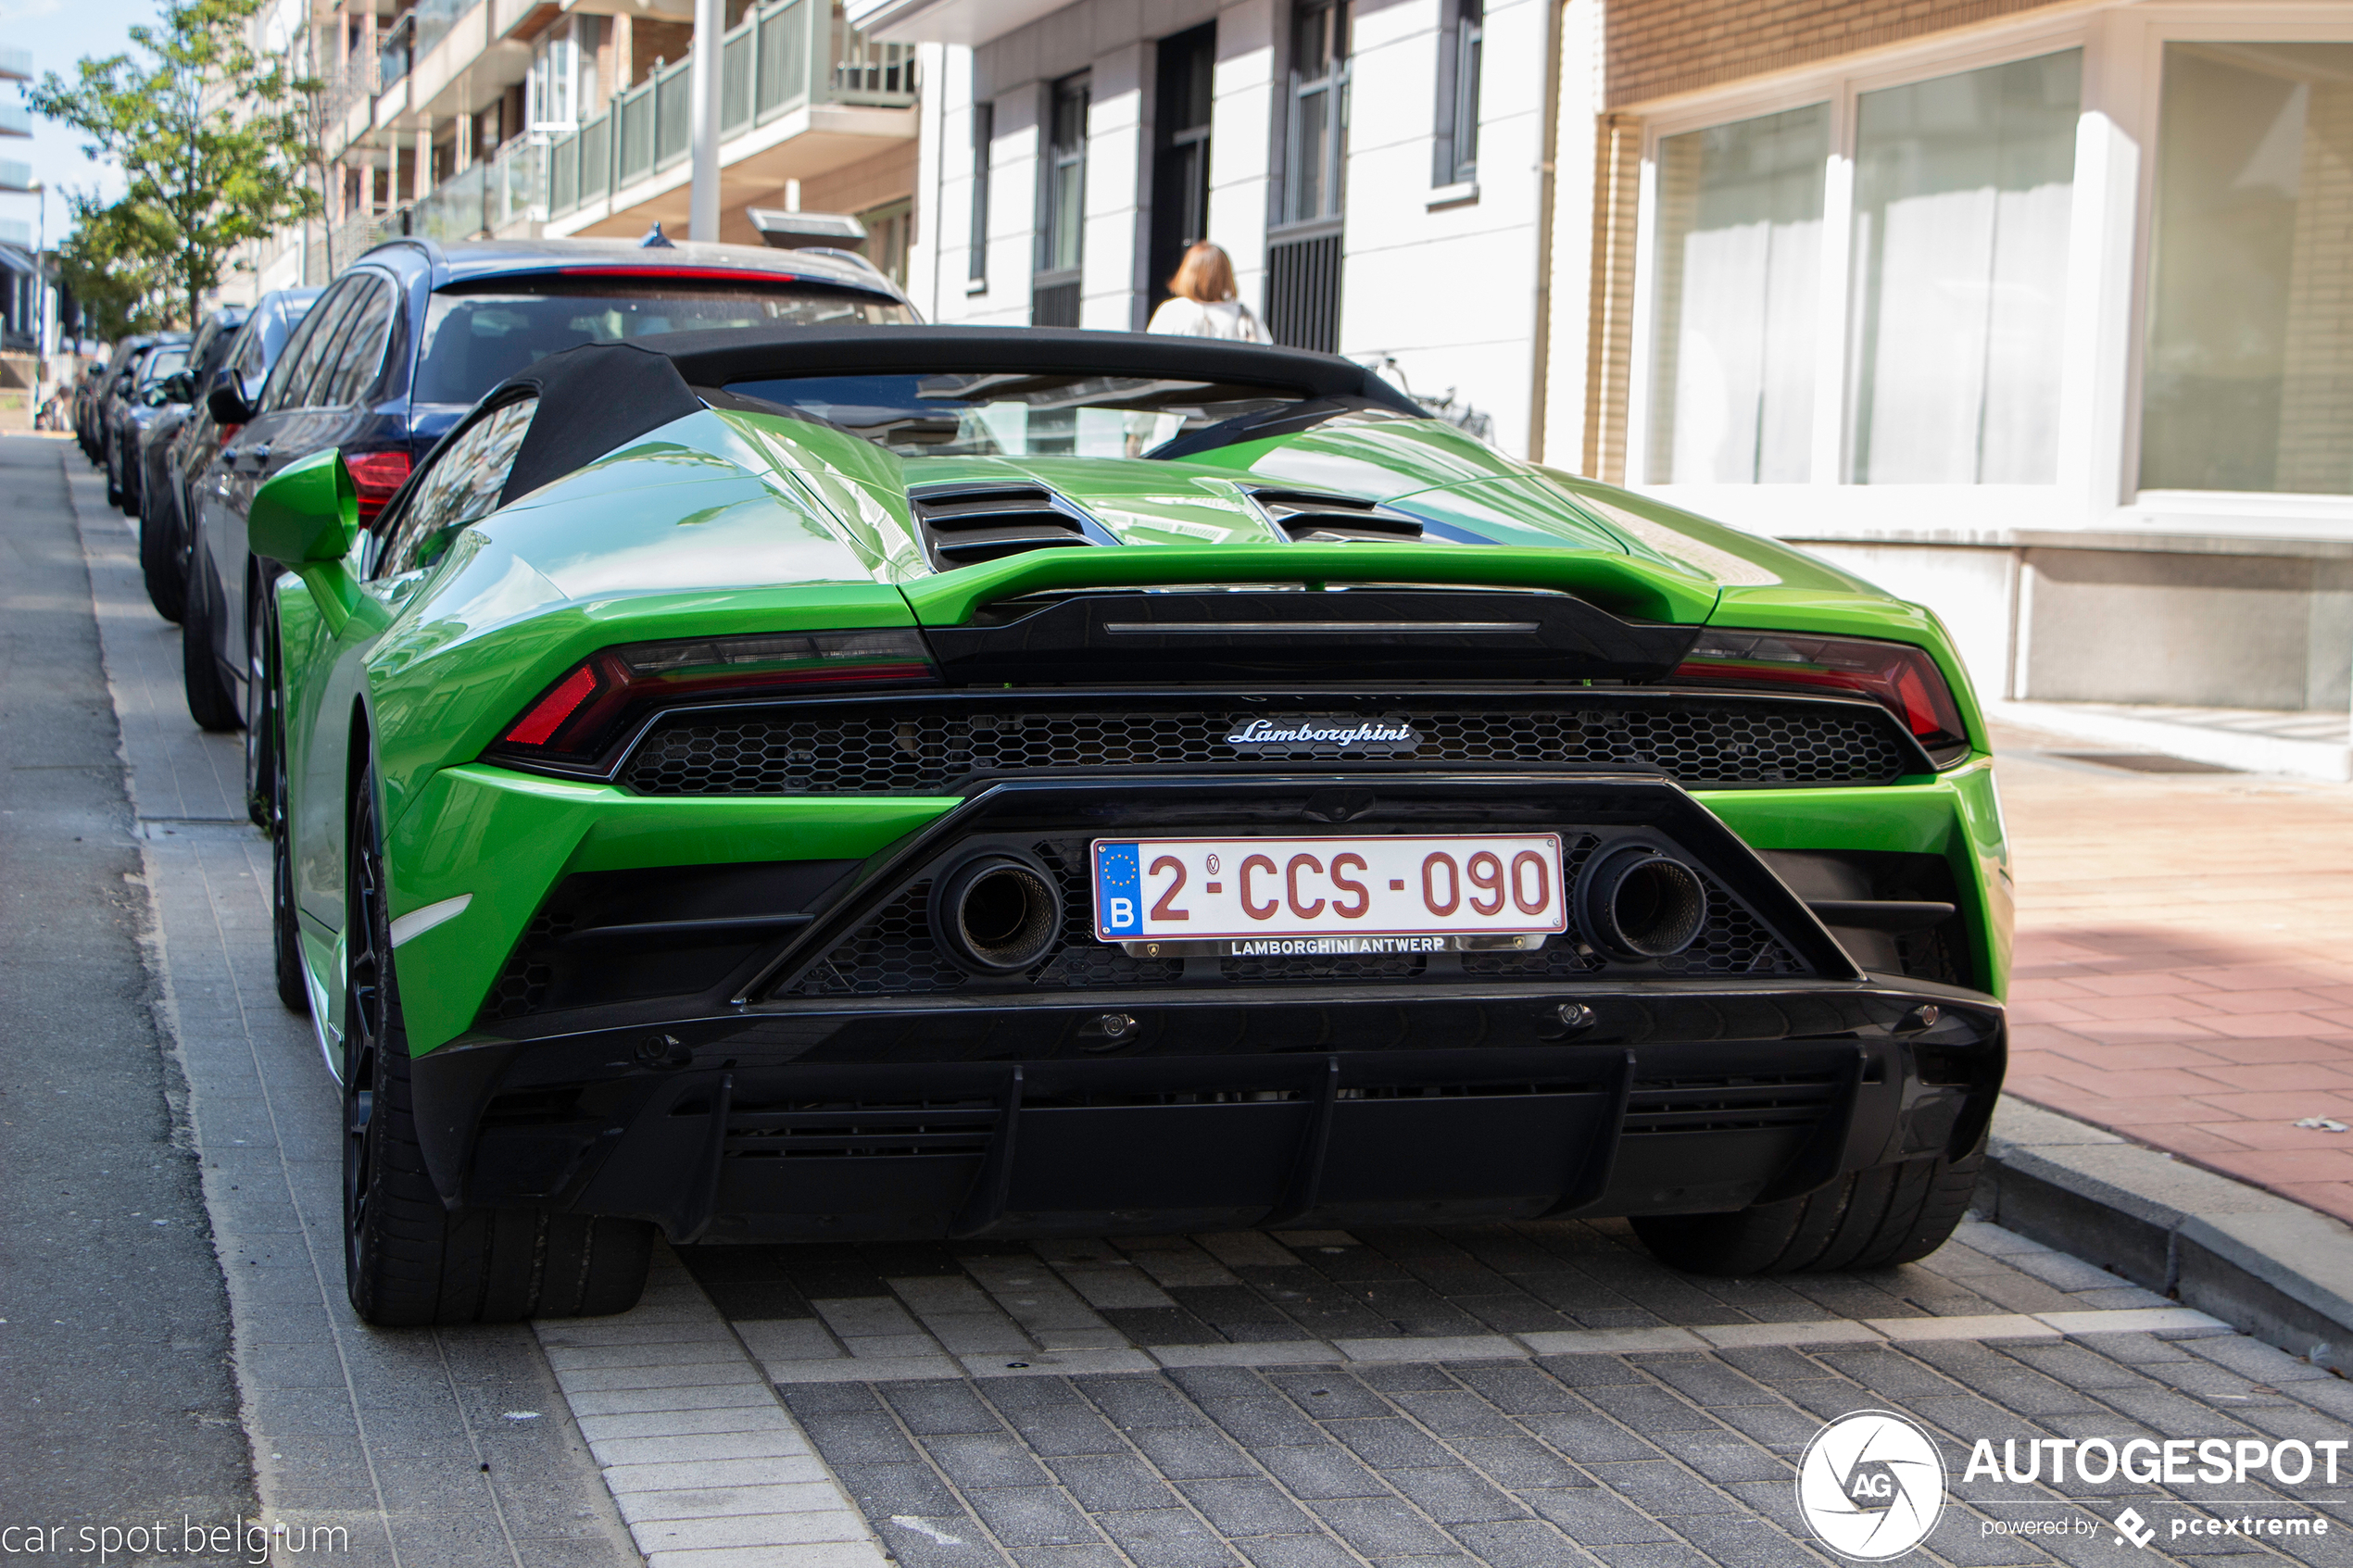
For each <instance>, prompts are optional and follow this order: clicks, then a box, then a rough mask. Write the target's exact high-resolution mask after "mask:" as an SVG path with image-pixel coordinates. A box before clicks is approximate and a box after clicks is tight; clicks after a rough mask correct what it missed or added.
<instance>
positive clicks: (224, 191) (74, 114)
mask: <svg viewBox="0 0 2353 1568" xmlns="http://www.w3.org/2000/svg"><path fill="white" fill-rule="evenodd" d="M260 5H261V0H168V3H167V4H166V6H164V11H163V19H162V22H161V25H160V26H157V27H134V28H132V30H131V42H132V44H133V45H134V46H135V55H134V54H120V55H110V56H107V57H106V58H104V59H83V60H82V61H81V62H80V63H79V65H78V66H77V67H76V75H77V80H76V81H75V82H72V83H70V84H69V83H67V82H63V81H60V80H59V79H58V77H57V74H56V73H55V72H54V71H53V72H50V73H48V74H47V75H45V76H44V77H43V78H42V80H41V84H40V85H39V86H38V87H33V88H31V89H30V90H29V91H28V93H27V94H26V97H27V101H28V102H30V103H31V106H32V108H33V110H34V112H35V113H37V114H40V115H43V116H44V117H46V118H47V119H55V120H57V121H59V122H61V123H63V124H67V125H70V126H72V127H74V128H75V129H76V130H78V131H81V132H83V133H84V134H86V135H87V136H88V137H89V138H90V141H89V143H88V144H87V145H86V146H84V148H83V149H82V150H83V151H84V152H85V153H87V154H88V155H89V156H90V157H93V158H97V157H111V158H113V159H114V160H115V162H116V163H118V164H119V165H120V166H121V169H122V172H123V177H124V180H125V182H126V183H127V185H128V187H129V189H128V190H127V192H126V193H125V194H124V197H123V201H122V202H121V203H118V204H117V206H118V207H120V206H128V207H130V208H131V209H132V213H133V214H135V220H132V219H128V218H126V219H123V220H118V221H114V222H110V223H108V224H107V225H105V226H104V229H103V237H105V238H107V239H110V240H113V241H117V242H120V243H124V244H128V245H135V246H136V247H137V248H135V249H132V250H129V251H124V252H119V253H117V254H118V256H119V257H120V260H121V261H122V262H124V263H126V264H130V265H132V266H133V267H134V268H135V267H136V266H138V265H140V264H145V265H149V266H152V267H154V268H155V269H156V270H158V271H159V272H160V273H161V274H162V275H163V277H164V278H165V280H166V282H167V284H168V289H169V295H170V300H171V314H172V315H173V316H175V317H177V318H179V319H180V320H183V321H184V322H186V323H187V324H189V325H194V324H195V320H196V314H197V311H198V310H199V309H200V308H201V307H202V305H203V301H204V296H205V295H208V294H209V293H211V292H212V291H213V290H214V289H216V288H218V287H219V286H220V277H221V274H222V272H223V271H224V270H226V269H227V267H228V264H229V257H230V255H231V253H232V252H233V251H234V250H235V249H236V247H237V246H238V245H241V244H243V243H244V242H245V241H247V240H251V239H258V238H259V237H261V236H262V235H265V234H267V233H269V232H271V231H272V230H273V229H276V228H278V227H279V226H280V225H282V224H284V223H288V222H291V221H294V220H297V219H302V218H307V217H309V216H310V215H311V214H313V213H315V212H316V211H318V210H319V205H320V204H319V195H318V193H317V192H315V191H313V190H311V189H309V188H308V186H306V185H305V184H304V183H303V180H302V164H303V160H304V156H305V153H306V151H307V148H306V146H305V143H306V141H307V138H306V137H305V135H304V134H303V127H302V125H301V123H300V118H301V117H300V114H299V112H298V103H299V99H300V96H301V94H302V91H303V90H304V89H306V88H308V86H309V85H310V84H309V83H308V82H304V81H301V80H299V79H297V78H296V76H295V74H294V73H293V72H292V71H291V70H290V69H288V68H287V63H286V62H285V61H284V60H283V58H281V57H278V56H262V55H259V54H257V53H256V52H255V50H254V49H253V47H252V46H251V45H250V44H248V43H247V42H246V33H247V31H248V24H249V23H250V21H251V19H252V18H253V16H254V14H255V12H256V11H258V9H259V8H260ZM108 210H112V209H108Z"/></svg>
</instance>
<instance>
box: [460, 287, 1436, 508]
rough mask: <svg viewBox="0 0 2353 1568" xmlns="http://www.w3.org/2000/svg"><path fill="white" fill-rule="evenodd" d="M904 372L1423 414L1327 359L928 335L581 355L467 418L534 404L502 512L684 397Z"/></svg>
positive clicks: (582, 350)
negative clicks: (1112, 385) (1114, 385)
mask: <svg viewBox="0 0 2353 1568" xmlns="http://www.w3.org/2000/svg"><path fill="white" fill-rule="evenodd" d="M907 371H920V372H938V373H942V374H969V373H977V372H988V371H1022V372H1027V373H1032V374H1041V375H1106V376H1114V375H1115V376H1142V377H1150V378H1155V379H1167V380H1181V381H1207V382H1222V383H1237V382H1238V383H1244V384H1246V385H1252V386H1266V387H1278V388H1281V389H1283V390H1285V391H1290V392H1297V393H1300V394H1302V395H1304V396H1307V397H1313V398H1352V399H1358V400H1361V401H1362V402H1364V403H1369V404H1372V405H1375V406H1377V407H1380V408H1389V409H1391V410H1393V411H1395V412H1397V413H1401V414H1409V415H1416V416H1418V415H1420V414H1421V413H1422V412H1423V410H1422V408H1420V407H1419V406H1417V405H1416V403H1415V402H1414V401H1413V400H1412V399H1411V398H1409V397H1407V396H1406V395H1404V394H1403V393H1402V392H1399V391H1398V390H1397V389H1396V388H1395V387H1393V386H1391V385H1390V384H1389V383H1387V382H1385V381H1383V380H1381V379H1380V377H1378V376H1377V375H1375V374H1373V372H1372V371H1370V370H1365V368H1364V367H1363V366H1361V365H1357V364H1354V363H1352V362H1351V361H1349V360H1346V359H1341V358H1337V357H1335V356H1333V355H1329V354H1310V353H1306V352H1304V351H1303V350H1300V349H1295V348H1267V347H1264V346H1262V345H1257V344H1248V343H1227V342H1223V341H1220V340H1218V339H1214V338H1197V337H1156V336H1152V335H1150V334H1147V333H1143V332H1076V331H1072V330H1069V329H1066V328H1049V327H931V326H871V327H870V326H854V327H759V328H745V329H739V330H731V331H722V332H663V333H659V334H656V335H653V336H649V337H641V338H632V339H630V340H629V341H628V342H626V343H600V344H587V345H582V346H581V347H578V348H568V349H565V350H564V351H563V352H562V353H560V354H550V355H549V356H547V358H545V359H542V360H540V361H539V362H538V363H537V364H535V365H534V366H532V367H531V368H530V369H529V370H523V371H522V372H520V373H518V374H516V375H512V376H510V377H508V378H507V379H506V380H505V381H503V382H501V383H499V384H498V385H497V386H496V387H494V388H492V389H491V391H490V393H489V395H486V396H485V397H484V398H483V400H482V403H481V404H480V405H478V407H484V408H488V407H492V406H495V405H497V404H500V403H506V402H510V401H512V400H513V399H514V398H515V397H516V396H517V395H521V394H522V393H525V392H529V393H534V394H536V395H537V396H538V398H539V408H538V409H537V411H536V412H535V413H534V414H533V415H532V420H531V429H530V430H529V431H528V432H526V433H524V435H523V440H522V450H521V451H519V452H518V453H517V454H516V455H515V466H514V467H513V469H512V470H510V471H509V473H508V475H507V483H506V488H505V489H504V490H503V491H502V492H501V493H500V495H499V500H500V502H501V503H502V504H503V503H505V502H508V501H512V500H513V499H515V497H517V496H519V495H526V494H528V493H529V492H531V491H533V490H536V489H538V488H539V487H540V486H541V485H543V484H547V483H550V482H552V481H555V480H559V479H561V478H562V477H563V476H564V475H566V474H568V473H572V472H573V471H574V470H579V469H582V468H585V467H586V466H587V465H588V464H590V463H592V462H594V461H596V460H597V459H598V458H601V457H603V456H604V455H605V454H606V453H608V452H610V451H612V450H614V449H615V448H616V447H619V446H621V445H624V444H626V443H628V442H630V441H634V440H635V439H636V438H637V437H638V436H641V435H643V434H645V433H647V432H648V431H650V430H656V429H659V428H660V427H661V426H662V425H666V424H668V423H669V422H670V421H671V420H675V419H680V418H683V417H684V416H686V415H687V414H691V413H694V412H695V411H697V410H698V409H699V408H704V407H706V406H707V405H706V404H705V403H704V401H703V399H702V397H701V396H700V395H698V394H697V392H696V391H695V388H697V387H724V386H726V385H728V384H729V383H734V382H745V381H772V380H776V379H779V378H783V377H789V376H828V375H833V376H838V375H873V374H878V373H879V374H888V373H891V372H907ZM469 422H471V421H469Z"/></svg>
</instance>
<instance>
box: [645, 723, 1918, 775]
mask: <svg viewBox="0 0 2353 1568" xmlns="http://www.w3.org/2000/svg"><path fill="white" fill-rule="evenodd" d="M1236 717H1237V713H1236V710H1235V709H1218V710H1216V711H1214V712H1213V711H1203V710H1200V709H1194V710H1191V711H1183V710H1162V711H1151V710H1140V709H1128V710H1118V711H1043V712H1038V711H1031V712H1024V711H1020V710H1018V709H1008V710H991V709H983V710H978V711H975V710H972V709H952V710H951V709H941V708H939V707H937V706H929V707H926V706H925V705H921V704H902V705H896V706H891V707H877V708H872V709H831V708H829V709H798V710H771V711H767V712H757V713H743V712H737V713H736V714H732V715H728V716H725V717H711V718H700V717H696V716H691V715H679V716H676V717H673V718H671V719H667V720H664V721H662V722H661V724H659V725H658V726H657V727H656V728H655V729H654V730H653V731H652V733H651V734H648V736H647V737H646V739H645V741H644V743H643V744H642V745H640V746H638V748H637V751H636V754H635V756H634V757H633V758H632V759H630V761H629V762H628V764H627V766H626V767H625V768H624V769H623V772H622V778H621V782H622V783H623V784H626V785H628V786H629V787H630V788H631V789H633V790H635V791H636V792H637V793H638V794H640V795H661V796H679V795H927V794H938V793H940V792H942V791H945V790H947V789H949V788H950V787H951V786H954V785H956V784H960V783H961V782H963V780H965V779H968V778H970V777H971V776H972V775H974V774H975V773H981V772H1018V771H1025V770H1030V769H1038V768H1064V769H1074V768H1075V769H1102V770H1120V769H1129V768H1164V767H1175V766H1185V765H1189V764H1200V763H1212V762H1215V763H1228V764H1231V763H1236V762H1254V763H1264V764H1267V765H1271V766H1287V765H1292V764H1296V763H1298V762H1301V761H1308V760H1313V761H1316V762H1324V763H1329V762H1345V761H1354V760H1365V759H1369V758H1371V757H1373V756H1375V755H1378V757H1379V759H1381V760H1385V761H1386V760H1393V759H1399V756H1400V754H1399V753H1398V752H1397V751H1396V750H1395V749H1394V748H1393V747H1384V748H1382V749H1380V750H1379V751H1378V754H1376V753H1373V752H1365V751H1338V752H1333V751H1317V750H1315V748H1314V747H1312V746H1302V747H1301V748H1299V749H1297V750H1296V751H1281V750H1273V749H1267V750H1253V752H1252V755H1250V756H1249V757H1247V758H1244V757H1241V756H1239V755H1238V754H1237V752H1236V751H1235V749H1234V748H1233V747H1232V746H1227V744H1226V736H1227V734H1228V733H1230V732H1231V730H1232V729H1233V727H1234V723H1235V720H1236ZM1365 717H1368V718H1373V717H1378V718H1382V719H1403V720H1404V721H1407V722H1410V723H1411V724H1412V725H1413V726H1414V728H1415V729H1416V731H1417V732H1419V734H1420V735H1421V744H1420V746H1418V747H1417V748H1416V749H1415V750H1413V751H1412V752H1411V753H1409V754H1405V757H1406V759H1410V760H1411V761H1413V762H1416V763H1419V764H1423V765H1426V766H1430V767H1461V766H1472V767H1476V766H1481V765H1494V764H1505V765H1515V766H1547V765H1549V766H1554V767H1578V766H1596V765H1598V766H1605V767H1642V768H1655V769H1658V770H1659V771H1663V772H1665V773H1667V775H1668V776H1669V777H1671V778H1673V779H1675V780H1676V781H1677V782H1678V783H1680V784H1683V785H1684V786H1686V787H1687V788H1706V787H1709V786H1718V787H1722V786H1732V785H1741V784H1884V783H1888V782H1890V781H1892V780H1894V779H1896V778H1898V777H1900V776H1902V774H1903V772H1904V771H1905V769H1906V761H1907V754H1906V750H1905V748H1904V746H1902V744H1901V742H1900V740H1899V738H1898V737H1897V736H1896V735H1894V734H1892V733H1891V725H1890V723H1889V722H1888V721H1886V720H1885V719H1884V717H1883V716H1881V715H1880V714H1878V713H1877V712H1875V711H1873V710H1868V709H1849V708H1833V707H1827V706H1822V707H1817V706H1799V705H1778V706H1777V705H1774V704H1770V703H1749V704H1718V703H1709V702H1705V701H1678V700H1674V699H1662V700H1661V701H1660V702H1658V703H1657V704H1656V705H1655V706H1643V707H1640V708H1635V707H1622V706H1609V707H1603V706H1600V705H1595V706H1593V707H1591V708H1583V709H1579V708H1571V707H1560V708H1545V709H1539V708H1528V709H1487V710H1484V711H1464V710H1461V709H1403V710H1399V709H1389V710H1385V711H1383V712H1381V713H1379V714H1367V715H1365Z"/></svg>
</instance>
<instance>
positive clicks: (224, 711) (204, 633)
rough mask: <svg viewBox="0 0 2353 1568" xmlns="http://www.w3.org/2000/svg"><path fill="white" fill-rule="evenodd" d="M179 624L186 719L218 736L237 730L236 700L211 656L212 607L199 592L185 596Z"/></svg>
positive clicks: (218, 661) (181, 681)
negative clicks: (186, 708)
mask: <svg viewBox="0 0 2353 1568" xmlns="http://www.w3.org/2000/svg"><path fill="white" fill-rule="evenodd" d="M185 608H186V614H185V616H184V617H183V619H182V621H181V623H180V624H181V627H182V631H181V635H180V684H181V688H182V690H183V691H185V692H186V693H187V696H188V717H189V718H191V719H194V720H195V721H196V724H197V727H198V728H200V729H206V730H210V731H212V732H213V733H215V734H220V733H221V732H223V731H227V730H233V729H235V728H236V727H237V703H236V699H235V698H234V697H233V696H230V695H229V684H228V683H227V682H226V681H223V680H222V679H221V678H220V660H219V659H215V658H213V657H212V605H211V602H210V600H208V598H207V597H206V596H204V595H203V594H202V593H192V594H190V595H189V596H188V600H187V605H186V607H185Z"/></svg>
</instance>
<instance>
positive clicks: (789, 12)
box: [547, 0, 915, 218]
mask: <svg viewBox="0 0 2353 1568" xmlns="http://www.w3.org/2000/svg"><path fill="white" fill-rule="evenodd" d="M688 65H689V62H688V61H686V60H680V61H678V62H676V63H675V64H673V65H666V66H664V67H662V68H661V69H660V70H657V71H656V72H654V74H653V75H652V77H651V78H649V79H648V81H646V82H642V83H640V84H639V85H638V86H636V87H634V88H632V89H631V90H630V91H628V92H626V93H623V94H617V95H616V96H615V97H614V98H613V100H612V103H611V105H610V107H608V108H607V109H606V110H605V112H604V113H603V114H601V115H598V117H597V118H596V119H592V120H590V121H589V122H588V123H587V124H585V125H584V126H582V127H581V128H580V129H579V130H578V131H576V132H573V133H572V134H571V135H569V136H565V137H563V138H561V139H560V140H559V141H558V142H557V143H556V144H555V146H554V147H553V148H552V149H551V150H550V153H549V156H548V174H547V212H548V216H549V217H551V218H561V217H563V216H564V215H565V214H566V213H569V212H573V211H574V210H576V209H578V208H579V207H582V206H584V205H585V204H586V203H589V202H593V201H600V200H602V199H604V198H605V197H607V196H609V195H610V194H612V193H613V192H615V191H616V190H622V189H625V188H626V187H628V186H630V185H634V184H635V183H636V182H638V181H640V180H643V179H646V178H647V177H648V176H649V175H653V174H658V173H660V172H661V171H662V170H664V169H671V168H674V167H675V166H676V165H677V164H678V163H680V162H681V161H683V160H684V159H685V158H686V156H687V154H688V152H689V151H690V150H691V147H692V144H693V139H694V135H693V125H692V122H691V120H690V119H688V108H687V106H688V101H689V92H690V88H689V84H688V76H687V71H688ZM914 101H915V51H914V47H913V45H912V44H877V43H875V41H874V40H872V39H870V38H868V37H867V36H866V35H865V34H864V33H862V32H860V31H856V30H855V29H853V28H852V27H850V26H849V23H848V22H846V21H844V20H843V19H842V16H841V6H840V5H839V3H838V0H772V3H771V4H769V5H765V6H759V7H757V8H755V9H754V10H753V11H752V12H751V14H750V15H749V16H747V17H746V18H745V19H743V21H742V22H741V23H740V24H738V25H737V26H736V29H735V31H732V32H730V33H728V34H727V35H726V36H725V37H724V38H723V39H721V40H720V47H719V133H720V135H721V136H722V137H723V138H733V137H736V136H738V135H741V134H742V133H743V132H747V131H749V130H751V129H752V128H753V127H755V126H760V125H765V124H767V123H768V122H769V121H770V120H772V119H775V118H776V117H777V116H778V115H781V114H788V113H790V112H791V111H792V110H794V109H797V108H800V107H803V106H805V105H810V104H820V103H832V104H856V105H869V106H873V107H882V108H905V107H910V106H911V105H912V104H913V103H914Z"/></svg>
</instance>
